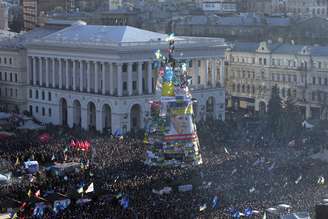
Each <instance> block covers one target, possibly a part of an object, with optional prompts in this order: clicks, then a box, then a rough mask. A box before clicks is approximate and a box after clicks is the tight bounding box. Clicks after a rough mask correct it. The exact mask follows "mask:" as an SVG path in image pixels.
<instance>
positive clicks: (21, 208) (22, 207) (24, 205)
mask: <svg viewBox="0 0 328 219" xmlns="http://www.w3.org/2000/svg"><path fill="white" fill-rule="evenodd" d="M26 205H27V203H26V202H24V203H23V204H22V205H21V206H20V207H19V209H20V210H23V209H24V208H25V207H26Z"/></svg>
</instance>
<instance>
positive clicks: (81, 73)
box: [80, 60, 83, 92]
mask: <svg viewBox="0 0 328 219" xmlns="http://www.w3.org/2000/svg"><path fill="white" fill-rule="evenodd" d="M80 91H81V92H83V61H82V60H80Z"/></svg>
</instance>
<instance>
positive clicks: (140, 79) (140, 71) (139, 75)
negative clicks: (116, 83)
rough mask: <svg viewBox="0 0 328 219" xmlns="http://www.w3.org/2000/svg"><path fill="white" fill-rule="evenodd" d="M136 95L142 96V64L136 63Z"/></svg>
mask: <svg viewBox="0 0 328 219" xmlns="http://www.w3.org/2000/svg"><path fill="white" fill-rule="evenodd" d="M138 94H139V95H142V62H139V63H138Z"/></svg>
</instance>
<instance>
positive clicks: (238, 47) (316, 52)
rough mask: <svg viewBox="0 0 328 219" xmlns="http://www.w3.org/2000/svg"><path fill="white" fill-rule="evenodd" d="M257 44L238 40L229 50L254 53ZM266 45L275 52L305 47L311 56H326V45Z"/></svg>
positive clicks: (299, 51)
mask: <svg viewBox="0 0 328 219" xmlns="http://www.w3.org/2000/svg"><path fill="white" fill-rule="evenodd" d="M259 46H260V43H248V42H246V43H244V42H238V43H235V44H234V45H233V47H232V49H231V50H232V51H235V52H249V53H255V52H256V50H257V49H258V48H259ZM267 46H268V49H269V50H270V51H271V53H275V54H300V53H302V50H303V49H304V48H305V47H307V48H308V49H309V52H310V54H311V55H313V56H328V47H327V46H308V45H301V44H295V45H293V44H287V43H267Z"/></svg>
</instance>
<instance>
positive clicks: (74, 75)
mask: <svg viewBox="0 0 328 219" xmlns="http://www.w3.org/2000/svg"><path fill="white" fill-rule="evenodd" d="M72 62H73V72H72V74H73V90H74V91H76V61H75V60H72Z"/></svg>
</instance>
